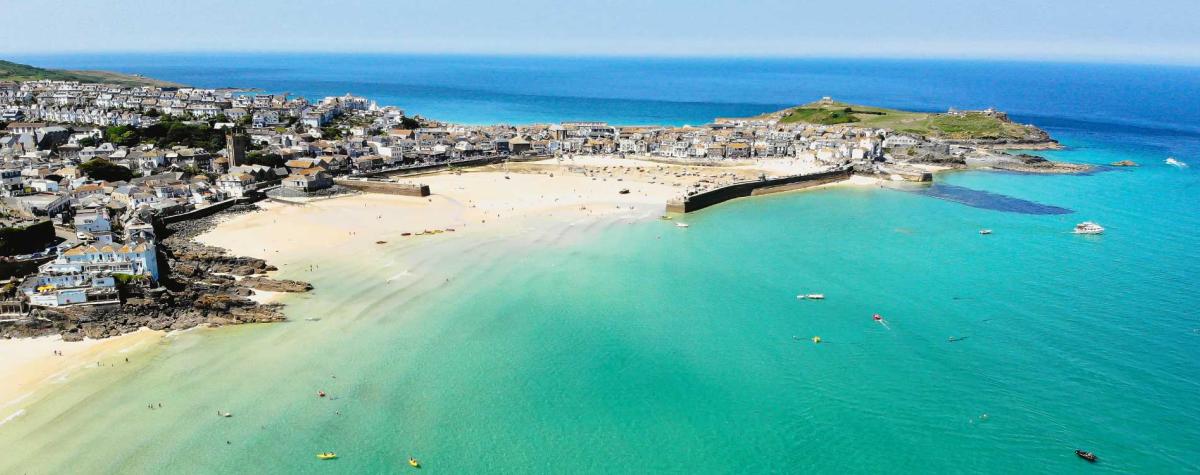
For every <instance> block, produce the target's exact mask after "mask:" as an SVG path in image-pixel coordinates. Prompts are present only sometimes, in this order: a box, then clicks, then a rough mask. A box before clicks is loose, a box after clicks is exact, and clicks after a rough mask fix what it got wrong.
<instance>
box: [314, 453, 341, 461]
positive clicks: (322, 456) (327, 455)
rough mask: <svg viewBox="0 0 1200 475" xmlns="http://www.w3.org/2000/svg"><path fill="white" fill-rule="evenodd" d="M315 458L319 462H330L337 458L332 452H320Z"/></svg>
mask: <svg viewBox="0 0 1200 475" xmlns="http://www.w3.org/2000/svg"><path fill="white" fill-rule="evenodd" d="M317 458H318V459H321V460H332V459H335V458H337V454H335V453H333V452H321V453H319V454H317Z"/></svg>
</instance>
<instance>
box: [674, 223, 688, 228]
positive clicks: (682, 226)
mask: <svg viewBox="0 0 1200 475" xmlns="http://www.w3.org/2000/svg"><path fill="white" fill-rule="evenodd" d="M675 227H677V228H686V227H688V225H687V223H675Z"/></svg>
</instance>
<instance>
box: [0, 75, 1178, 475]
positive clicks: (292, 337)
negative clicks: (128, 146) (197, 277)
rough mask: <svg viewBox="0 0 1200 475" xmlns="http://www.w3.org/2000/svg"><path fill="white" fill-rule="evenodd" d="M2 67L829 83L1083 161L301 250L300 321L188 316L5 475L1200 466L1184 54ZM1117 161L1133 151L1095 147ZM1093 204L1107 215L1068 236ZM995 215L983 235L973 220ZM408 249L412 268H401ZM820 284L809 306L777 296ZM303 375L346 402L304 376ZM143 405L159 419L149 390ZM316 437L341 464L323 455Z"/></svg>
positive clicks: (304, 80) (454, 101)
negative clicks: (881, 318) (544, 230)
mask: <svg viewBox="0 0 1200 475" xmlns="http://www.w3.org/2000/svg"><path fill="white" fill-rule="evenodd" d="M12 59H14V60H17V61H21V62H27V63H32V64H34V65H38V66H45V67H63V68H72V69H108V70H115V71H123V72H130V73H140V74H144V75H147V76H151V77H156V78H160V79H165V80H170V81H176V82H180V83H186V84H192V85H197V86H208V87H226V86H230V87H254V88H260V89H263V90H266V91H269V92H283V91H288V92H292V93H295V94H302V95H305V96H309V97H312V98H319V97H322V96H325V95H340V94H345V93H347V92H349V93H354V94H359V95H364V96H368V97H370V98H373V99H376V100H378V101H379V102H380V103H381V104H385V105H397V106H400V107H403V108H404V109H406V110H407V111H409V112H411V113H416V114H421V115H424V116H428V117H432V118H437V119H441V120H447V121H455V122H463V123H472V124H480V123H491V122H506V123H530V122H557V121H564V120H605V121H609V122H612V123H617V124H701V123H706V122H708V121H711V120H712V119H713V118H714V117H722V116H748V115H752V114H757V113H761V112H767V111H773V110H777V109H781V108H783V107H786V106H789V105H794V104H798V103H805V102H809V101H812V100H815V99H818V98H820V97H821V96H832V97H834V98H836V99H838V100H843V101H847V102H853V103H862V104H870V105H879V106H888V107H897V108H905V109H914V110H923V111H941V110H945V109H947V108H949V107H957V108H983V107H995V108H997V109H1000V110H1005V111H1008V112H1010V114H1011V115H1012V116H1013V117H1014V118H1015V119H1016V120H1018V121H1021V122H1028V123H1033V124H1036V125H1039V126H1041V127H1043V128H1045V129H1047V130H1049V131H1050V132H1051V134H1052V135H1054V136H1055V137H1056V138H1058V139H1060V140H1061V141H1062V142H1063V143H1064V144H1065V145H1066V146H1067V148H1066V149H1064V150H1061V151H1053V152H1039V153H1041V154H1043V155H1045V156H1047V157H1050V158H1053V159H1057V160H1064V161H1073V162H1081V163H1090V164H1095V165H1098V166H1099V169H1098V171H1097V172H1095V173H1090V174H1085V175H1053V176H1041V175H1025V174H1016V173H999V172H988V171H966V172H951V173H944V174H939V175H938V176H937V178H936V183H935V184H934V185H932V186H931V187H929V188H926V189H917V190H909V191H903V190H896V189H884V188H879V189H876V188H853V187H842V188H828V189H822V190H815V191H806V192H800V193H788V194H778V195H771V196H769V197H759V198H751V199H742V200H735V201H733V202H730V203H726V204H722V205H719V206H716V207H713V208H710V209H706V210H704V211H702V212H700V213H697V214H694V215H688V216H687V217H686V219H687V220H688V222H689V223H690V224H691V227H690V228H688V229H687V230H686V231H681V230H680V229H678V228H675V227H674V226H672V225H671V223H669V222H667V223H664V222H660V221H658V220H652V221H643V222H638V223H634V224H627V223H622V224H619V225H618V224H609V225H595V227H588V228H587V229H582V230H581V229H569V227H568V228H564V229H560V230H559V231H557V232H556V233H551V234H550V235H541V234H536V233H530V234H529V235H526V234H524V233H522V234H519V235H518V237H517V238H515V239H490V238H482V237H475V238H463V239H468V240H467V241H452V240H446V241H437V242H436V243H434V242H433V241H430V242H431V243H430V244H422V245H421V246H416V245H412V246H408V245H399V246H395V247H393V246H379V247H376V248H372V249H377V250H372V251H371V252H368V253H357V254H355V253H351V252H350V251H346V250H338V249H318V252H319V253H321V254H322V255H326V256H337V259H333V258H330V259H329V260H327V261H324V262H329V263H328V264H322V265H321V271H320V272H318V273H315V274H298V273H295V272H293V273H291V274H289V271H288V270H287V269H285V271H284V273H283V277H285V278H290V277H295V278H302V279H305V280H311V281H312V282H314V284H315V285H316V288H317V291H316V293H314V294H312V296H311V297H309V296H305V297H299V298H295V299H293V300H291V301H289V308H288V312H289V315H291V316H292V317H293V319H294V320H296V319H297V318H298V317H303V316H309V315H319V316H321V317H322V321H321V322H319V323H311V324H310V323H304V322H299V321H297V322H292V323H287V324H280V325H271V326H261V327H240V328H230V329H220V330H214V331H210V332H203V333H202V332H195V333H190V334H186V335H182V336H180V337H178V338H176V339H173V340H169V341H167V342H165V343H163V344H162V345H157V346H156V347H155V348H154V349H153V350H147V352H146V353H145V354H138V355H137V356H136V357H135V358H134V359H135V361H137V362H138V363H137V364H136V365H131V366H130V367H129V368H128V369H120V370H114V372H113V373H112V374H115V376H104V375H103V374H104V373H103V372H100V371H97V372H94V373H95V376H88V377H84V378H80V379H79V380H75V381H71V382H70V383H69V384H67V385H64V386H63V388H62V389H59V390H58V391H59V392H57V393H55V394H54V395H52V396H49V397H46V398H44V399H41V400H39V401H38V402H36V403H33V404H31V405H29V406H28V407H26V408H25V409H26V410H27V412H26V413H24V415H23V416H21V417H19V418H15V419H12V420H11V421H9V422H8V423H7V424H4V425H3V426H2V427H0V445H3V446H5V447H7V448H9V450H8V454H7V456H6V457H0V472H6V473H7V472H11V473H21V472H25V471H29V472H30V473H67V472H97V473H103V472H123V473H150V472H154V473H163V472H166V473H196V472H204V473H239V472H246V471H251V472H272V473H318V472H320V473H325V472H337V473H394V472H396V471H399V470H407V469H408V468H407V467H406V466H404V462H403V461H404V458H403V457H405V456H406V455H408V454H415V455H417V456H419V457H420V458H421V459H422V460H423V461H424V462H425V468H423V469H422V471H423V472H439V473H605V472H613V471H622V472H633V473H644V472H659V473H832V472H851V473H1093V472H1097V471H1099V472H1107V473H1197V472H1200V315H1198V314H1197V309H1200V294H1198V293H1197V290H1198V285H1197V284H1196V282H1195V280H1196V277H1197V275H1198V274H1200V273H1198V272H1197V265H1198V264H1200V209H1198V203H1200V201H1198V200H1200V175H1198V174H1197V172H1196V169H1197V167H1200V69H1197V68H1187V67H1169V66H1137V65H1099V64H1070V63H1016V62H986V61H891V60H866V59H855V60H839V59H804V60H787V59H770V60H765V59H755V60H736V59H662V58H655V59H648V58H582V59H579V58H547V57H474V56H389V55H299V54H296V55H274V54H273V55H202V54H188V55H121V54H110V55H88V56H53V57H17V58H12ZM1167 157H1176V158H1177V159H1179V160H1181V161H1183V162H1184V163H1187V164H1190V165H1191V167H1190V168H1179V167H1174V166H1170V165H1167V164H1165V163H1164V160H1165V159H1166V158H1167ZM1125 159H1129V160H1134V161H1136V162H1138V163H1139V164H1140V166H1139V167H1136V168H1121V169H1115V168H1109V167H1106V166H1105V164H1107V163H1110V162H1113V161H1117V160H1125ZM1084 220H1094V221H1098V222H1100V223H1101V224H1103V225H1104V226H1106V227H1107V228H1108V231H1107V232H1106V233H1105V234H1103V235H1100V236H1079V235H1074V234H1071V233H1070V230H1071V228H1072V227H1073V226H1074V224H1075V223H1077V222H1080V221H1084ZM985 227H986V228H991V229H993V230H994V231H995V232H994V234H992V235H990V236H981V235H979V234H978V230H979V229H980V228H985ZM459 234H464V233H459ZM283 238H284V237H281V239H283ZM523 239H527V240H528V242H526V241H523ZM399 269H410V270H411V271H412V274H413V275H416V276H426V277H427V278H422V279H414V281H413V283H412V284H411V285H410V284H405V285H406V286H407V287H405V288H404V289H400V288H397V287H396V286H390V287H389V286H388V284H387V282H390V281H391V279H389V278H388V277H389V276H395V275H397V274H396V272H397V271H398V270H399ZM407 273H408V270H406V271H405V274H404V275H408V274H407ZM443 276H447V278H448V277H450V276H452V277H453V279H454V280H453V283H450V282H451V281H449V280H447V281H446V282H447V285H445V286H443V285H440V283H441V282H442V278H443ZM809 291H811V292H817V291H819V292H823V293H825V294H826V295H827V299H826V300H824V301H821V302H813V301H797V300H796V299H795V295H796V294H797V293H800V292H809ZM874 313H881V314H883V315H885V316H886V318H887V321H888V326H884V325H880V324H877V323H876V322H874V321H873V320H872V318H871V315H872V314H874ZM813 336H821V337H822V339H823V342H822V343H820V344H815V343H813V342H812V341H811V338H812V337H813ZM950 337H954V338H955V339H954V341H950V340H951V339H950ZM143 360H145V361H146V362H144V363H143V362H142V361H143ZM334 372H336V373H337V376H338V377H337V379H336V381H334V380H331V379H330V374H331V373H334ZM318 386H319V387H325V388H329V389H330V390H331V391H332V392H335V393H336V394H337V396H338V399H336V400H318V399H316V398H314V397H313V396H312V388H314V387H318ZM146 400H167V401H169V404H168V408H167V409H164V410H163V411H147V410H146V409H145V405H144V403H142V402H143V401H146ZM214 408H216V409H224V410H232V411H234V412H236V413H237V416H236V417H235V418H232V419H228V420H225V419H221V418H216V417H214V416H213V415H212V411H213V409H214ZM335 409H336V410H337V411H338V412H336V413H335V412H334V411H335ZM6 415H7V414H4V413H0V419H3V418H4V417H5V416H6ZM1076 448H1085V449H1089V450H1093V451H1095V452H1096V453H1097V455H1099V456H1100V462H1099V463H1097V464H1088V463H1087V462H1084V461H1082V460H1080V459H1078V458H1076V457H1075V455H1074V454H1073V451H1074V449H1076ZM320 450H336V451H338V452H339V454H340V455H341V456H342V457H341V458H340V459H339V460H337V461H335V462H331V463H324V462H320V461H317V460H315V459H314V458H313V453H314V452H316V451H320Z"/></svg>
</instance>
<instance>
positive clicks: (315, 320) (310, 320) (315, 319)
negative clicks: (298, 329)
mask: <svg viewBox="0 0 1200 475" xmlns="http://www.w3.org/2000/svg"><path fill="white" fill-rule="evenodd" d="M304 321H306V322H319V321H321V319H320V318H316V317H308V318H305V319H304Z"/></svg>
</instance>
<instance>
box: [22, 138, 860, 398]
mask: <svg viewBox="0 0 1200 475" xmlns="http://www.w3.org/2000/svg"><path fill="white" fill-rule="evenodd" d="M761 165H762V166H750V165H747V164H736V165H732V166H722V167H710V166H687V165H678V164H671V163H660V162H654V161H647V160H639V159H624V158H616V157H604V156H585V157H575V158H572V159H564V160H555V159H549V160H542V161H537V162H522V163H514V164H509V165H494V166H488V167H479V168H471V169H464V170H457V171H453V172H440V173H436V174H429V175H422V176H417V177H410V178H407V179H406V180H409V181H412V182H417V183H423V184H426V185H429V187H430V189H431V190H432V193H433V194H432V195H431V196H429V197H426V198H416V197H406V196H395V195H385V194H373V193H360V194H353V195H346V196H341V197H336V198H332V199H322V200H314V201H311V202H308V203H306V204H303V205H296V204H287V203H279V202H272V201H264V202H261V203H260V204H259V206H260V208H261V209H262V211H260V212H255V213H247V214H242V215H236V216H232V217H231V218H229V219H228V220H226V221H224V222H222V223H221V224H220V225H219V226H217V227H216V228H215V229H213V230H211V231H209V232H208V233H205V234H203V235H201V236H199V237H198V238H197V240H198V241H200V242H202V243H204V244H209V245H213V246H219V247H223V248H226V249H229V250H230V251H231V252H232V253H233V254H235V255H244V256H251V257H258V258H262V259H266V260H267V261H269V262H271V263H272V264H275V265H277V266H281V267H283V266H289V265H296V264H297V263H300V262H312V261H314V260H316V259H314V258H317V257H319V256H320V255H321V253H322V252H323V251H327V250H330V249H335V248H340V249H362V250H364V251H365V250H368V249H371V247H372V246H376V245H378V244H377V243H378V242H379V241H387V242H395V241H398V240H418V239H422V238H426V237H427V236H417V235H416V234H418V233H422V232H426V231H441V233H443V234H444V233H460V234H461V233H474V232H481V231H484V230H487V229H489V228H491V227H493V226H500V225H503V224H510V223H513V222H531V219H532V220H536V219H544V218H551V219H554V218H557V219H562V220H576V219H581V218H582V219H586V218H613V217H617V218H632V219H655V218H657V217H658V216H659V215H661V214H663V210H664V205H665V203H666V201H667V200H669V199H671V198H675V197H678V196H681V195H682V194H683V193H684V192H685V190H687V189H688V188H690V187H697V186H699V187H711V186H719V185H723V184H727V183H731V182H734V181H743V180H752V179H756V178H757V177H759V176H761V175H763V174H767V175H768V176H774V175H779V174H790V173H800V172H812V171H815V169H813V168H812V166H811V165H806V164H803V163H797V162H795V161H791V160H776V161H771V162H764V163H762V164H761ZM875 183H877V181H876V180H874V179H871V178H865V177H858V176H855V177H853V178H851V179H849V180H846V181H843V182H840V184H853V185H872V184H875ZM834 185H836V184H834ZM825 186H829V185H825ZM450 230H453V231H450ZM406 233H408V234H410V236H404V234H406ZM279 297H280V295H279V294H278V293H275V292H261V291H260V292H256V295H254V296H253V297H252V298H253V299H254V300H256V301H259V302H264V303H265V302H272V301H275V300H276V299H278V298H279ZM163 335H164V333H163V332H153V331H150V330H145V329H143V330H141V331H138V332H135V333H131V334H127V335H123V336H120V337H117V338H111V339H105V340H85V341H82V342H63V341H62V340H61V338H60V337H57V336H54V337H43V338H34V339H27V340H10V341H0V380H3V381H6V382H12V384H6V385H4V386H3V387H2V388H0V420H3V418H4V417H9V416H10V415H11V413H12V412H14V411H13V410H11V409H12V407H15V406H17V405H19V403H20V402H21V401H22V398H26V397H28V396H29V395H30V394H32V393H34V392H35V390H37V389H39V388H42V387H45V385H47V384H50V383H52V382H55V381H59V380H61V379H63V378H64V377H67V376H69V374H70V373H71V372H72V371H73V370H75V369H79V368H81V367H86V366H87V365H95V364H96V363H97V361H103V360H105V359H106V358H112V357H114V355H116V354H119V353H120V352H122V351H127V350H129V349H132V348H135V347H137V346H139V345H145V344H149V343H153V342H155V341H157V340H158V339H160V338H162V337H163ZM55 351H61V353H62V356H59V355H58V354H56V353H55Z"/></svg>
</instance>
